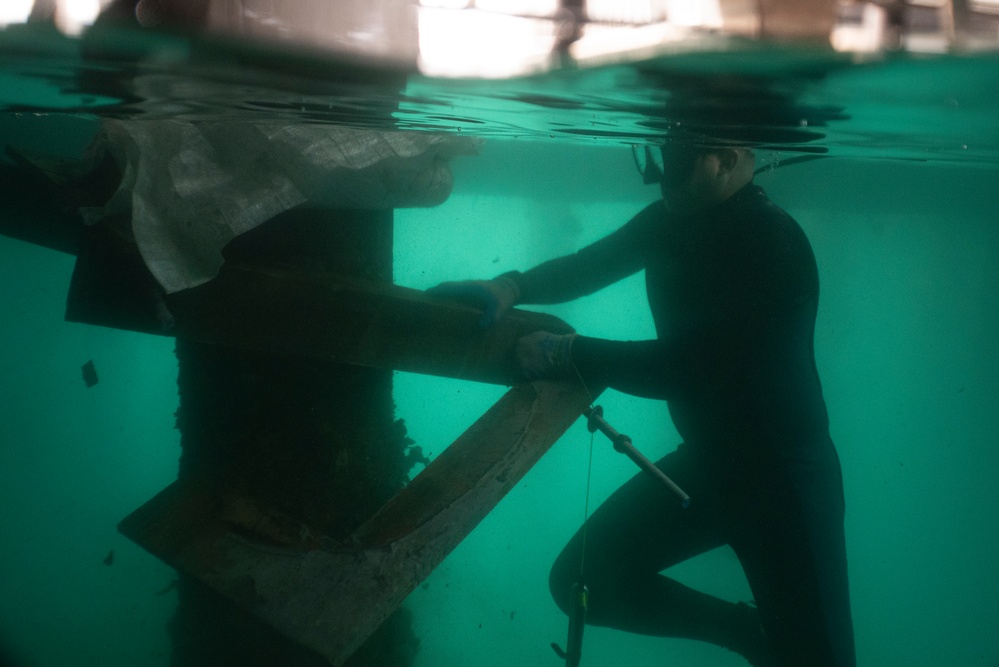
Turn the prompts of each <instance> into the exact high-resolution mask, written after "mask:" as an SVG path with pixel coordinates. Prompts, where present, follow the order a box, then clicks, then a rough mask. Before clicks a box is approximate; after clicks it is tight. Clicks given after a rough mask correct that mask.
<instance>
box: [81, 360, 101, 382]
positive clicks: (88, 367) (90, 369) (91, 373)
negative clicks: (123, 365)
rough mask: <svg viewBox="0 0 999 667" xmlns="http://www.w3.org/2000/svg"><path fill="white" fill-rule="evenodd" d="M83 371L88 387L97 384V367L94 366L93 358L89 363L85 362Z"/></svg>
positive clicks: (84, 380)
mask: <svg viewBox="0 0 999 667" xmlns="http://www.w3.org/2000/svg"><path fill="white" fill-rule="evenodd" d="M81 370H82V371H83V382H84V384H86V385H87V389H90V388H91V387H93V386H94V385H95V384H97V382H98V380H97V369H96V368H94V361H93V359H91V360H90V361H88V362H87V363H85V364H83V367H82V369H81Z"/></svg>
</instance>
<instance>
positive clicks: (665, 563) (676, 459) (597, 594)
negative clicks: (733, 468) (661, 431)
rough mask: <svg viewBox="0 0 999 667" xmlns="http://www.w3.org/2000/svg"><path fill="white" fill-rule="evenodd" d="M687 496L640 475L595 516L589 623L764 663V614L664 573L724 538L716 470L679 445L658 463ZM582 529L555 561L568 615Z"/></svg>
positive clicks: (555, 587) (554, 575)
mask: <svg viewBox="0 0 999 667" xmlns="http://www.w3.org/2000/svg"><path fill="white" fill-rule="evenodd" d="M656 465H657V466H659V467H660V468H661V469H662V470H663V471H664V472H665V473H666V474H667V475H668V476H670V477H671V478H672V479H673V480H674V481H675V482H676V483H677V484H679V485H680V486H681V488H683V489H684V490H685V491H686V492H687V493H688V494H689V495H690V496H691V499H692V500H691V505H690V507H689V508H687V509H683V508H681V507H680V504H679V502H678V501H677V500H676V499H675V498H674V497H673V496H671V495H670V494H669V493H668V492H667V491H666V490H664V489H663V488H662V487H661V486H659V485H658V484H657V483H656V482H655V481H654V480H652V479H651V478H649V477H648V476H646V475H645V474H644V473H639V474H638V475H636V476H635V477H633V478H632V479H631V480H630V481H628V482H627V483H626V484H625V485H624V486H622V487H621V488H620V489H618V490H617V491H616V492H614V494H612V495H611V496H610V498H608V499H607V501H606V502H605V503H603V505H601V506H600V508H599V509H597V510H596V511H595V512H594V513H593V515H592V516H591V517H590V519H589V521H588V525H587V535H586V553H585V561H584V563H585V568H584V569H585V571H584V579H585V581H586V583H587V586H588V587H589V591H590V594H589V607H588V612H587V623H588V624H591V625H600V626H606V627H612V628H617V629H620V630H625V631H628V632H635V633H640V634H645V635H654V636H661V637H682V638H688V639H696V640H701V641H706V642H710V643H713V644H717V645H719V646H723V647H725V648H728V649H729V650H733V651H736V652H738V653H740V654H742V655H745V656H747V657H750V658H751V659H752V660H753V661H754V664H767V663H766V661H765V660H764V659H763V658H762V657H760V656H762V655H764V654H765V653H766V647H765V640H764V638H763V634H762V630H761V627H760V620H759V613H758V612H757V611H756V610H755V609H753V608H751V607H749V606H747V605H739V604H733V603H731V602H726V601H724V600H721V599H719V598H716V597H713V596H711V595H707V594H705V593H701V592H699V591H696V590H694V589H692V588H689V587H687V586H685V585H683V584H681V583H679V582H678V581H675V580H673V579H670V578H669V577H665V576H663V575H661V574H660V572H661V571H662V570H664V569H666V568H668V567H670V566H671V565H675V564H676V563H679V562H681V561H684V560H686V559H688V558H691V557H692V556H696V555H698V554H701V553H704V552H706V551H709V550H711V549H714V548H715V547H718V546H721V545H722V544H724V543H725V542H726V536H725V534H724V533H723V530H722V526H723V525H724V522H723V521H722V520H721V517H720V516H719V515H718V511H719V508H720V504H719V502H718V501H717V494H718V492H719V489H718V488H717V486H718V482H717V481H716V477H717V476H716V475H715V474H713V472H712V471H711V470H710V469H708V468H707V466H705V465H704V464H703V462H701V461H699V460H698V459H697V457H696V456H691V455H690V454H689V453H688V450H687V449H686V448H685V447H684V446H681V448H680V449H679V450H677V451H676V452H674V453H672V454H669V455H667V456H666V457H664V458H663V459H661V460H660V461H659V462H657V464H656ZM582 542H583V531H582V530H580V531H579V532H577V533H576V535H575V536H573V538H572V539H571V540H570V541H569V543H568V545H566V547H565V549H564V550H563V551H562V553H561V554H560V555H559V557H558V558H557V559H556V561H555V564H554V566H553V567H552V571H551V578H550V585H551V591H552V596H553V597H554V598H555V601H556V603H557V604H558V605H559V606H560V607H561V608H562V609H563V611H566V613H569V607H570V600H569V593H570V589H571V587H572V585H573V583H574V582H575V581H576V580H577V578H578V576H579V569H580V550H581V548H582Z"/></svg>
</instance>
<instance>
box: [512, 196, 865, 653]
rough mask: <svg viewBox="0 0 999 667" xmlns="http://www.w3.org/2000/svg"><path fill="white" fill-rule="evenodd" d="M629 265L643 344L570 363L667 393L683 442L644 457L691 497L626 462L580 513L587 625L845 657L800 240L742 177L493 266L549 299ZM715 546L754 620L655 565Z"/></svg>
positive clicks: (534, 296)
mask: <svg viewBox="0 0 999 667" xmlns="http://www.w3.org/2000/svg"><path fill="white" fill-rule="evenodd" d="M642 269H644V270H645V272H646V288H647V291H648V300H649V305H650V307H651V310H652V315H653V319H654V321H655V325H656V331H657V336H658V337H657V339H656V340H649V341H609V340H601V339H596V338H589V337H585V336H579V337H578V338H577V339H576V340H575V342H574V343H573V348H572V358H573V361H574V363H575V364H576V366H577V368H578V370H579V372H580V374H581V375H582V376H583V378H585V379H586V380H587V382H589V383H592V384H594V385H603V386H610V387H613V388H615V389H618V390H620V391H624V392H627V393H630V394H635V395H639V396H645V397H650V398H661V399H665V400H666V401H667V403H668V406H669V411H670V415H671V416H672V418H673V422H674V424H675V426H676V429H677V431H678V432H679V433H680V435H681V437H682V438H683V440H684V444H682V445H681V446H680V447H679V448H678V449H677V451H676V452H674V453H672V454H669V455H667V456H666V457H664V458H663V459H662V460H661V461H659V462H658V464H657V465H659V466H660V467H662V468H663V469H664V470H665V472H666V474H667V475H669V476H670V477H672V478H673V479H674V480H675V481H676V482H677V483H678V484H679V485H680V486H681V487H683V488H684V490H685V491H687V493H688V494H689V495H690V496H691V498H692V504H691V507H690V508H689V509H687V510H681V509H680V508H679V506H678V504H677V503H675V502H673V500H672V499H671V498H670V497H669V496H668V495H666V494H665V493H664V492H663V490H662V489H660V488H659V487H657V486H655V485H654V483H653V482H651V481H650V480H649V479H646V478H645V477H644V476H641V475H638V476H636V477H635V478H634V479H632V480H631V481H630V482H628V483H627V484H625V485H624V486H623V487H622V488H621V489H619V490H618V491H617V492H615V493H614V494H613V495H612V496H611V497H610V498H609V499H608V500H607V502H606V503H605V504H604V505H603V506H602V507H601V508H600V509H598V510H597V511H596V512H595V513H594V515H593V516H592V517H591V519H590V523H589V537H588V538H587V547H586V578H587V580H588V582H589V587H590V591H591V594H590V612H589V622H591V623H594V624H598V625H607V626H611V627H618V628H621V629H624V630H630V631H633V632H641V633H644V634H652V635H660V636H676V637H690V638H695V639H701V640H704V641H710V642H713V643H716V644H719V645H722V646H725V647H727V648H729V649H731V650H735V651H738V652H740V653H742V654H743V655H745V656H747V657H748V658H750V660H751V661H752V662H753V663H754V664H777V665H788V666H790V665H794V666H796V667H797V666H802V667H804V666H806V665H807V666H808V667H821V666H823V665H830V666H832V665H835V666H836V667H845V666H848V665H854V664H855V657H854V642H853V631H852V623H851V619H850V605H849V593H848V585H847V574H846V552H845V546H844V538H843V491H842V479H841V475H840V467H839V460H838V458H837V455H836V452H835V449H834V448H833V444H832V441H831V440H830V437H829V423H828V417H827V413H826V407H825V402H824V400H823V398H822V390H821V386H820V383H819V377H818V373H817V371H816V367H815V357H814V351H813V333H814V327H815V316H816V310H817V305H818V271H817V268H816V264H815V258H814V255H813V253H812V250H811V247H810V245H809V243H808V240H807V238H806V237H805V235H804V233H803V232H802V230H801V228H800V227H799V226H798V225H797V223H796V222H795V221H794V220H793V219H792V218H791V217H790V216H788V215H787V214H786V213H784V212H783V211H782V210H781V209H779V208H778V207H777V206H775V205H774V204H773V203H772V202H770V200H769V199H768V198H767V197H766V195H765V194H764V192H763V190H762V189H760V188H758V187H756V186H755V185H747V186H746V187H745V188H743V189H742V190H740V191H739V192H737V193H736V194H735V195H733V196H732V197H731V198H729V199H728V200H726V201H725V202H723V203H722V204H720V205H718V206H716V207H714V208H712V209H710V210H708V211H706V212H701V213H699V214H696V215H694V216H691V217H687V218H681V217H677V216H670V215H668V214H667V211H666V209H665V207H664V205H663V202H662V201H659V202H657V203H655V204H652V205H650V206H649V207H647V208H646V209H645V210H643V211H642V212H641V213H639V214H638V215H637V216H635V217H634V218H633V219H632V220H631V221H630V222H628V223H627V224H626V225H625V226H624V227H622V228H621V229H619V230H618V231H616V232H614V233H613V234H611V235H609V236H607V237H606V238H604V239H602V240H600V241H598V242H596V243H594V244H593V245H591V246H588V247H586V248H584V249H583V250H580V251H579V252H578V253H576V254H574V255H570V256H567V257H562V258H559V259H555V260H552V261H549V262H546V263H544V264H542V265H540V266H538V267H536V268H534V269H532V270H530V271H528V272H526V273H522V274H519V273H515V274H510V275H511V276H512V277H513V278H514V280H516V281H517V283H518V285H519V286H520V289H521V301H522V302H524V303H554V302H560V301H566V300H569V299H572V298H575V297H578V296H583V295H585V294H589V293H592V292H594V291H596V290H598V289H600V288H602V287H604V286H606V285H609V284H610V283H613V282H615V281H617V280H620V279H622V278H624V277H626V276H628V275H631V274H634V273H636V272H638V271H640V270H642ZM609 315H611V316H613V315H614V314H613V313H610V314H609ZM624 421H626V420H624ZM622 423H623V422H622ZM580 544H581V536H580V534H577V535H576V537H574V538H573V540H572V541H571V542H570V543H569V545H568V546H567V547H566V549H565V551H563V553H562V555H561V556H560V557H559V559H558V560H557V561H556V564H555V566H554V568H553V570H552V581H551V583H552V593H553V595H554V596H555V598H556V600H557V601H558V602H559V604H560V605H563V608H564V605H565V604H566V598H567V596H568V592H569V589H570V587H571V585H572V583H573V581H574V580H575V578H576V577H577V574H578V568H579V548H580ZM722 544H730V545H731V546H732V547H733V549H734V550H735V552H736V554H737V555H738V557H739V559H740V561H741V562H742V565H743V569H744V570H745V572H746V575H747V578H748V580H749V583H750V586H751V588H752V591H753V595H754V598H755V601H756V604H757V606H758V608H759V615H757V613H756V612H755V611H754V610H752V609H751V608H750V607H748V606H746V605H734V604H731V603H727V602H723V601H721V600H718V599H717V598H713V597H711V596H708V595H705V594H703V593H700V592H698V591H694V590H692V589H690V588H688V587H686V586H683V585H682V584H680V583H679V582H676V581H674V580H672V579H669V578H668V577H665V576H662V575H660V574H659V573H660V572H661V571H663V570H664V569H666V568H668V567H669V566H671V565H673V564H675V563H678V562H680V561H682V560H686V559H687V558H690V557H691V556H694V555H697V554H699V553H703V552H705V551H707V550H709V549H712V548H714V547H717V546H721V545H722ZM760 622H762V625H763V627H764V629H765V632H766V638H767V640H766V643H767V644H769V649H768V648H765V647H764V646H763V642H762V639H761V637H760V635H759V625H760ZM768 650H772V651H773V657H772V658H771V657H767V651H768Z"/></svg>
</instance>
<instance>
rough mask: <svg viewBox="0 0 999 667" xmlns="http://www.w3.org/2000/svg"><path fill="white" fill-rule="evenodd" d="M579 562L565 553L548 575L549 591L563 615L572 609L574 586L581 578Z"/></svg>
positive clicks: (557, 559) (556, 561)
mask: <svg viewBox="0 0 999 667" xmlns="http://www.w3.org/2000/svg"><path fill="white" fill-rule="evenodd" d="M574 565H577V561H575V560H571V559H569V558H567V557H566V554H565V552H564V551H563V552H562V553H561V554H560V555H559V557H558V558H556V559H555V563H554V564H553V565H552V569H551V572H549V574H548V590H549V591H551V595H552V600H554V601H555V604H556V605H557V606H558V608H559V609H561V610H562V612H563V613H565V614H568V613H569V612H570V611H571V609H572V600H571V598H572V585H573V584H574V583H576V579H577V578H578V577H579V571H578V567H573V566H574Z"/></svg>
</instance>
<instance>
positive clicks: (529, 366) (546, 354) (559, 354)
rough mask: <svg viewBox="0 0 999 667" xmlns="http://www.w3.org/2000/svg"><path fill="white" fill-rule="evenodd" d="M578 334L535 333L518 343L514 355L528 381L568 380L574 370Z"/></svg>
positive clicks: (524, 337)
mask: <svg viewBox="0 0 999 667" xmlns="http://www.w3.org/2000/svg"><path fill="white" fill-rule="evenodd" d="M575 339H576V334H574V333H571V334H553V333H549V332H547V331H535V332H534V333H532V334H527V335H526V336H523V337H522V338H520V339H519V340H518V341H517V345H516V346H515V347H514V354H515V355H516V357H517V365H518V366H520V372H521V373H522V374H523V376H524V377H525V378H526V379H528V380H541V379H558V378H567V377H570V375H571V369H572V341H574V340H575Z"/></svg>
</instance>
